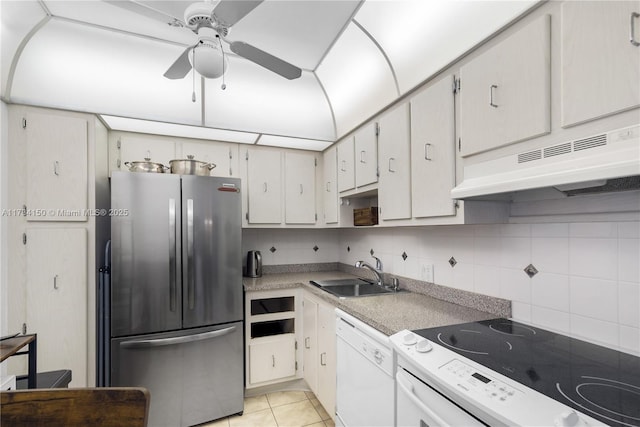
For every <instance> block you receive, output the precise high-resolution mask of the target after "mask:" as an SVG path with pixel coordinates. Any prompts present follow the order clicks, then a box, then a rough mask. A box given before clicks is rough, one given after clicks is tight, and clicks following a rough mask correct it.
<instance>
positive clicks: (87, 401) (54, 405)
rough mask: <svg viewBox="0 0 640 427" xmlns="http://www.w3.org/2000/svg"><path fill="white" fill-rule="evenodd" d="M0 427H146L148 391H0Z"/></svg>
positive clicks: (108, 388) (122, 388) (128, 388)
mask: <svg viewBox="0 0 640 427" xmlns="http://www.w3.org/2000/svg"><path fill="white" fill-rule="evenodd" d="M0 397H1V399H0V425H2V427H14V426H15V427H22V426H25V427H27V426H28V427H38V426H42V427H44V426H46V427H74V426H82V427H85V426H97V427H121V426H127V427H146V425H147V421H148V417H149V391H148V390H147V389H145V388H141V387H105V388H55V389H29V390H16V391H3V392H0Z"/></svg>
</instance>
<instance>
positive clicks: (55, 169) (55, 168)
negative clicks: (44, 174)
mask: <svg viewBox="0 0 640 427" xmlns="http://www.w3.org/2000/svg"><path fill="white" fill-rule="evenodd" d="M53 174H54V175H60V162H58V161H57V160H56V161H55V162H53Z"/></svg>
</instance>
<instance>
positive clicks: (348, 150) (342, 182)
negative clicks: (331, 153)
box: [338, 136, 356, 191]
mask: <svg viewBox="0 0 640 427" xmlns="http://www.w3.org/2000/svg"><path fill="white" fill-rule="evenodd" d="M353 144H354V142H353V136H349V137H347V138H345V139H343V140H342V141H340V142H339V143H338V191H347V190H351V189H353V188H355V186H356V178H355V171H354V153H353V150H354V148H353Z"/></svg>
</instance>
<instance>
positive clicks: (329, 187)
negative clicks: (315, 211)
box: [327, 181, 331, 193]
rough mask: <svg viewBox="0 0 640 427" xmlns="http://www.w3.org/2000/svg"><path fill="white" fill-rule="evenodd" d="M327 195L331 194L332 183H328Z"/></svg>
mask: <svg viewBox="0 0 640 427" xmlns="http://www.w3.org/2000/svg"><path fill="white" fill-rule="evenodd" d="M327 193H331V181H327Z"/></svg>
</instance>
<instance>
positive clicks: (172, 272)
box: [169, 199, 177, 311]
mask: <svg viewBox="0 0 640 427" xmlns="http://www.w3.org/2000/svg"><path fill="white" fill-rule="evenodd" d="M176 267H177V264H176V199H169V310H171V311H176V270H177V268H176Z"/></svg>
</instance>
